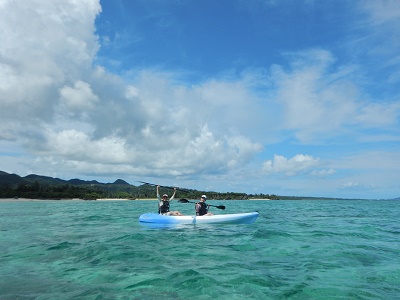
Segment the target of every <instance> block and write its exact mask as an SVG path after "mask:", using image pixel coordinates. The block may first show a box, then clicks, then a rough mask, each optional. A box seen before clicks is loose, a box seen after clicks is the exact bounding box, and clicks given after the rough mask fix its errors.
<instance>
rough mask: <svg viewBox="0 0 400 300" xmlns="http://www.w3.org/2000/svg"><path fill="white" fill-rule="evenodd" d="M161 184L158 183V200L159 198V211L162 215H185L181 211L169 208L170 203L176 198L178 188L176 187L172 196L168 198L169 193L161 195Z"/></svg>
mask: <svg viewBox="0 0 400 300" xmlns="http://www.w3.org/2000/svg"><path fill="white" fill-rule="evenodd" d="M159 188H160V186H159V185H157V200H158V213H159V214H160V215H167V216H183V214H182V213H180V212H179V211H177V210H175V211H170V210H169V203H170V202H171V201H172V200H173V199H174V197H175V194H176V188H174V193H173V194H172V196H171V198H169V199H168V195H167V194H164V195H163V196H162V198H161V197H160V191H159Z"/></svg>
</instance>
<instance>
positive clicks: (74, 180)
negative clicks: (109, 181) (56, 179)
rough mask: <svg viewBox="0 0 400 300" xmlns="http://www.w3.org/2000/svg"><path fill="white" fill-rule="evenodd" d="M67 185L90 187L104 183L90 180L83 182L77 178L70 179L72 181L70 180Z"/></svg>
mask: <svg viewBox="0 0 400 300" xmlns="http://www.w3.org/2000/svg"><path fill="white" fill-rule="evenodd" d="M66 183H69V184H73V185H84V184H90V185H93V184H103V183H100V182H98V181H96V180H90V181H87V180H81V179H77V178H75V179H70V180H68V181H67V182H66Z"/></svg>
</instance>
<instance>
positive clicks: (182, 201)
mask: <svg viewBox="0 0 400 300" xmlns="http://www.w3.org/2000/svg"><path fill="white" fill-rule="evenodd" d="M178 202H181V203H193V204H196V202H192V201H189V200H188V199H179V200H178ZM207 205H208V206H213V207H216V208H218V209H225V206H224V205H211V204H208V203H207Z"/></svg>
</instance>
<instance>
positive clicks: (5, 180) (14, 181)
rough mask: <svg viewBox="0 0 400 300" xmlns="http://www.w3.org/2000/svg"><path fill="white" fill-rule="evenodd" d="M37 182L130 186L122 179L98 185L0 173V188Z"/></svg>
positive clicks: (81, 181) (91, 183) (90, 184)
mask: <svg viewBox="0 0 400 300" xmlns="http://www.w3.org/2000/svg"><path fill="white" fill-rule="evenodd" d="M35 182H38V183H39V184H42V185H56V186H57V185H66V184H69V185H76V186H85V185H87V186H93V185H96V186H103V185H104V186H105V185H113V184H117V185H130V184H129V183H127V182H126V181H124V180H122V179H117V180H116V181H115V182H114V183H100V182H98V181H96V180H90V181H89V180H81V179H77V178H75V179H70V180H63V179H60V178H53V177H49V176H42V175H36V174H30V175H27V176H25V177H21V176H19V175H17V174H9V173H7V172H4V171H0V186H4V185H10V186H17V185H20V184H32V183H35Z"/></svg>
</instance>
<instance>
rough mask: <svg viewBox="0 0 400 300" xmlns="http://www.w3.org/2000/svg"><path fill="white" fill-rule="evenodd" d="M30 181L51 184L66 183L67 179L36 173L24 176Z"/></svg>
mask: <svg viewBox="0 0 400 300" xmlns="http://www.w3.org/2000/svg"><path fill="white" fill-rule="evenodd" d="M23 178H25V179H27V180H29V181H33V182H35V181H37V182H40V183H42V184H49V185H57V184H65V180H62V179H59V178H53V177H49V176H41V175H36V174H30V175H28V176H25V177H23Z"/></svg>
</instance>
